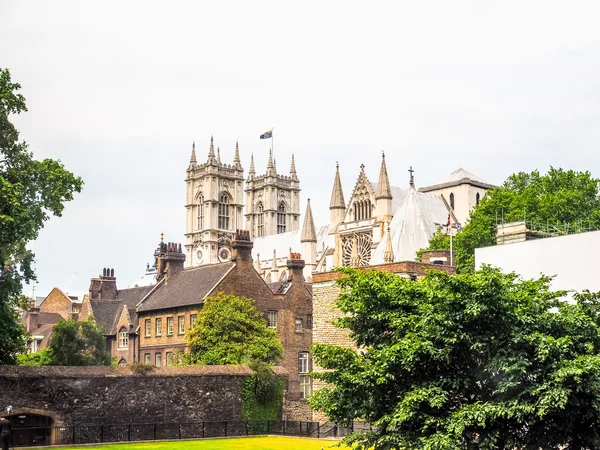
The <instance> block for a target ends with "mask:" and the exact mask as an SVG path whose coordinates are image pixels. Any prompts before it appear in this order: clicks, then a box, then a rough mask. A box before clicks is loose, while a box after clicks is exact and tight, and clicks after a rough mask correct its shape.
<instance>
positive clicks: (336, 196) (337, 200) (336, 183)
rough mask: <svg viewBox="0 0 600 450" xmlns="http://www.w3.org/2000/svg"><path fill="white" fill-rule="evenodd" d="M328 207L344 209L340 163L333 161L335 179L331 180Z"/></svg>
mask: <svg viewBox="0 0 600 450" xmlns="http://www.w3.org/2000/svg"><path fill="white" fill-rule="evenodd" d="M329 209H343V210H345V209H346V202H345V201H344V192H343V191H342V182H341V181H340V165H339V164H338V163H337V162H336V163H335V179H334V180H333V191H332V192H331V201H330V202H329Z"/></svg>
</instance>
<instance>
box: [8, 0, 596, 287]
mask: <svg viewBox="0 0 600 450" xmlns="http://www.w3.org/2000/svg"><path fill="white" fill-rule="evenodd" d="M599 14H600V4H599V3H598V2H594V1H572V2H564V1H551V0H544V1H523V0H520V1H510V0H503V1H501V2H499V1H496V2H491V1H485V0H477V1H453V2H449V1H447V0H445V1H410V2H409V1H372V2H364V1H360V2H359V1H352V0H346V1H334V0H330V1H319V2H317V1H311V0H309V1H304V2H301V3H297V2H296V3H292V2H284V1H260V0H259V1H253V2H248V1H212V2H209V1H169V2H164V1H149V0H144V1H134V0H128V1H126V2H123V1H113V0H105V1H102V2H99V1H91V0H90V1H85V2H82V1H63V0H53V1H51V2H49V1H44V0H31V1H22V0H3V1H1V2H0V67H3V68H8V69H10V71H11V74H12V78H13V81H16V82H19V83H20V84H21V85H22V89H21V93H22V94H23V95H24V96H25V97H26V99H27V106H28V109H29V111H28V112H27V113H23V114H21V115H20V116H15V117H13V118H12V119H13V121H14V123H15V124H16V126H17V128H18V129H19V131H20V133H21V138H22V139H24V140H26V141H27V142H28V144H29V146H30V150H31V151H33V153H34V156H35V157H36V158H38V159H43V158H53V159H59V160H60V161H61V162H62V163H63V164H64V165H65V167H66V168H67V169H68V170H70V171H72V172H74V173H75V174H76V175H78V176H81V177H82V178H83V180H84V182H85V185H84V187H83V190H82V192H81V194H78V195H76V197H75V199H74V200H73V201H72V202H70V203H69V204H68V205H67V206H66V208H65V211H64V214H63V216H62V217H60V218H58V217H53V218H52V219H51V220H49V221H48V222H47V223H46V225H45V227H44V229H43V230H42V231H41V232H40V235H39V238H38V239H37V240H36V241H35V242H33V243H32V244H31V248H32V250H33V251H34V252H35V254H36V261H37V263H36V270H37V275H38V283H37V285H35V295H40V296H44V295H47V294H48V293H49V292H50V290H51V289H52V288H53V287H55V286H56V287H59V288H61V289H63V290H65V291H67V292H69V293H71V294H80V295H81V294H83V293H84V292H86V291H87V289H88V286H89V281H90V278H91V277H94V276H98V275H100V274H101V273H102V268H103V267H111V268H114V269H115V275H116V277H117V284H118V286H119V287H120V288H126V287H129V286H132V285H133V284H134V283H135V281H136V280H137V279H139V278H140V277H141V276H142V275H143V273H144V270H145V267H146V263H147V262H152V259H153V257H152V254H153V252H154V249H155V248H156V245H157V244H158V242H159V238H160V233H161V232H164V233H165V240H167V241H174V242H183V241H184V235H183V234H184V231H185V224H184V217H185V210H184V206H183V205H184V198H185V181H184V180H185V176H186V169H187V166H188V162H189V158H190V152H191V145H192V141H193V140H195V141H196V151H197V153H198V160H199V162H200V161H204V160H205V159H206V156H207V153H208V146H209V142H210V137H211V135H213V136H214V140H215V146H219V147H220V149H221V156H222V159H223V161H224V162H231V160H232V159H233V152H234V149H235V142H236V141H239V146H240V154H241V159H242V165H243V166H244V169H245V171H246V173H247V170H248V167H249V162H250V154H251V153H253V154H254V158H255V164H256V169H257V173H264V171H265V169H266V164H267V158H268V151H269V148H270V146H271V145H273V147H274V148H273V151H274V155H275V158H276V161H277V169H278V171H279V172H284V173H287V171H288V170H289V164H290V159H291V154H292V153H294V155H295V161H296V167H297V171H298V176H299V178H300V186H301V189H302V192H301V201H302V205H303V206H302V208H301V212H302V213H304V208H305V204H306V199H307V198H310V199H311V205H312V210H313V215H314V217H315V222H316V224H317V225H319V224H326V223H328V221H329V210H328V206H329V200H330V195H331V188H332V184H333V176H334V174H335V164H336V161H338V162H339V164H340V173H341V178H342V185H343V189H344V194H345V196H346V200H348V198H349V196H350V194H351V191H352V188H353V186H354V183H355V181H356V178H357V176H358V174H359V171H360V165H361V164H365V171H366V174H367V176H368V177H369V179H370V180H371V181H374V182H376V181H377V178H378V174H379V167H380V161H381V152H382V151H385V155H386V162H387V167H388V173H389V177H390V181H391V183H392V185H395V186H400V187H405V188H406V187H408V183H409V174H408V172H407V171H408V169H409V167H410V166H412V167H413V168H414V170H415V181H416V184H417V187H419V186H427V185H431V184H435V183H436V182H437V181H439V180H441V179H443V178H445V177H446V176H447V175H448V174H449V173H450V172H452V171H453V170H455V169H457V168H458V167H463V168H464V169H466V170H468V171H470V172H472V173H474V174H475V175H477V176H479V177H481V178H484V179H485V180H487V181H488V182H490V183H492V184H500V183H502V181H503V180H504V179H506V177H508V176H509V175H510V174H512V173H515V172H519V171H531V170H535V169H538V170H540V171H542V172H545V171H546V170H547V169H548V168H549V167H550V166H554V167H562V168H565V169H575V170H589V171H590V172H592V174H594V175H595V176H600V158H597V157H596V153H597V149H598V144H599V143H600V127H599V126H598V119H599V117H600V27H598V26H597V18H598V17H599ZM271 127H273V136H274V140H273V142H271V141H269V140H262V141H261V140H260V139H259V135H260V134H262V133H263V132H265V131H267V130H269V129H271ZM33 292H34V291H33V286H27V287H26V288H25V293H26V294H27V295H32V293H33Z"/></svg>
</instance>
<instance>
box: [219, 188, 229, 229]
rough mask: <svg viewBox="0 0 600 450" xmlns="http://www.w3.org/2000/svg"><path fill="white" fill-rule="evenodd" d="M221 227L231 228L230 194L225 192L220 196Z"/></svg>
mask: <svg viewBox="0 0 600 450" xmlns="http://www.w3.org/2000/svg"><path fill="white" fill-rule="evenodd" d="M219 229H220V230H229V196H228V195H227V194H226V193H225V192H223V193H221V195H220V196H219Z"/></svg>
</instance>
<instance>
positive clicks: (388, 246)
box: [383, 222, 394, 264]
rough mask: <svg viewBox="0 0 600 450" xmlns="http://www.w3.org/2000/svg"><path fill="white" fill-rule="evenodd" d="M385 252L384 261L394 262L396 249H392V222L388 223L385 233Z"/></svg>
mask: <svg viewBox="0 0 600 450" xmlns="http://www.w3.org/2000/svg"><path fill="white" fill-rule="evenodd" d="M385 239H386V241H385V252H384V253H383V262H384V263H388V264H389V263H393V262H394V250H393V249H392V235H391V233H390V223H389V222H388V224H387V232H386V234H385Z"/></svg>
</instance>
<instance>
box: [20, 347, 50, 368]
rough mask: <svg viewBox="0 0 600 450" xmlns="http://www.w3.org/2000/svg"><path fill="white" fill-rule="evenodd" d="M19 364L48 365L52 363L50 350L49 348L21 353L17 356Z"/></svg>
mask: <svg viewBox="0 0 600 450" xmlns="http://www.w3.org/2000/svg"><path fill="white" fill-rule="evenodd" d="M17 364H18V365H20V366H49V365H51V364H52V351H51V350H50V349H49V348H45V349H42V350H40V351H37V352H35V353H21V354H20V355H19V356H18V357H17Z"/></svg>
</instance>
